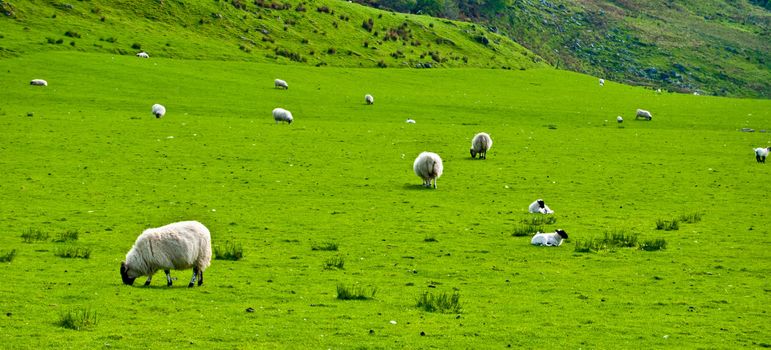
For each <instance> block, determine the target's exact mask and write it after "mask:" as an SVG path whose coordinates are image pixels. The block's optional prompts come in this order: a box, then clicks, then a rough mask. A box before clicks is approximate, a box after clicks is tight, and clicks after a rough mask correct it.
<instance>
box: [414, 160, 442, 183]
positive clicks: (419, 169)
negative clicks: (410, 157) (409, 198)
mask: <svg viewBox="0 0 771 350" xmlns="http://www.w3.org/2000/svg"><path fill="white" fill-rule="evenodd" d="M412 170H414V171H415V175H418V176H419V177H420V178H421V179H423V186H425V187H431V180H433V181H434V188H436V179H438V178H439V177H440V176H442V170H443V167H442V158H440V157H439V155H438V154H436V153H433V152H423V153H421V154H420V155H418V157H417V158H415V163H413V164H412Z"/></svg>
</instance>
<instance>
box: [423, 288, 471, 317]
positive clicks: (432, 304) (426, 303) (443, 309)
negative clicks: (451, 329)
mask: <svg viewBox="0 0 771 350" xmlns="http://www.w3.org/2000/svg"><path fill="white" fill-rule="evenodd" d="M415 306H417V307H418V308H420V309H423V310H425V311H428V312H439V313H444V314H447V313H460V312H461V305H460V294H458V292H454V293H452V295H449V294H447V293H441V294H439V295H434V294H432V293H430V292H425V293H423V294H422V295H421V296H420V297H419V298H418V301H417V303H416V305H415Z"/></svg>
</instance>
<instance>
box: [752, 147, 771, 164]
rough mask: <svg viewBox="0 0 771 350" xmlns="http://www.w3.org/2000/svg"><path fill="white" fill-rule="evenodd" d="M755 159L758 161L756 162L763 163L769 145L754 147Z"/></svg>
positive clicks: (769, 149)
mask: <svg viewBox="0 0 771 350" xmlns="http://www.w3.org/2000/svg"><path fill="white" fill-rule="evenodd" d="M754 151H755V160H756V161H758V163H765V162H766V157H768V152H769V151H771V147H767V148H763V147H759V148H755V149H754Z"/></svg>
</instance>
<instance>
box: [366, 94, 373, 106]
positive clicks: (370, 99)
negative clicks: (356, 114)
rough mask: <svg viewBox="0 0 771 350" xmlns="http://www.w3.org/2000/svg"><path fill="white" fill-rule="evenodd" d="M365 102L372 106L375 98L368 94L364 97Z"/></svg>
mask: <svg viewBox="0 0 771 350" xmlns="http://www.w3.org/2000/svg"><path fill="white" fill-rule="evenodd" d="M364 102H366V103H367V104H368V105H371V104H373V103H375V98H374V97H372V95H370V94H366V95H364Z"/></svg>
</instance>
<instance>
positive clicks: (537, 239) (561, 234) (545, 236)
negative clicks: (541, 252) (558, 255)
mask: <svg viewBox="0 0 771 350" xmlns="http://www.w3.org/2000/svg"><path fill="white" fill-rule="evenodd" d="M566 239H568V234H567V232H565V231H564V230H560V229H557V232H552V233H540V232H537V233H536V234H535V236H533V239H531V240H530V244H532V245H543V246H547V247H559V246H560V245H561V244H562V241H563V240H566Z"/></svg>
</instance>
